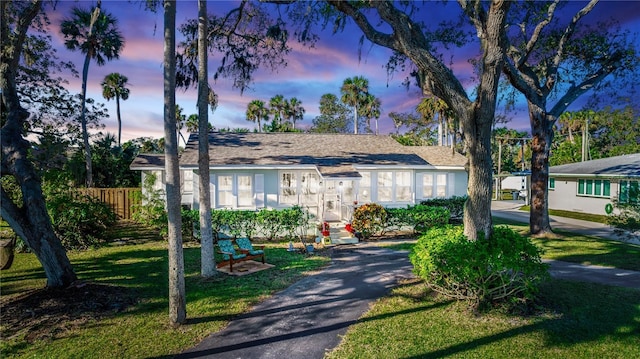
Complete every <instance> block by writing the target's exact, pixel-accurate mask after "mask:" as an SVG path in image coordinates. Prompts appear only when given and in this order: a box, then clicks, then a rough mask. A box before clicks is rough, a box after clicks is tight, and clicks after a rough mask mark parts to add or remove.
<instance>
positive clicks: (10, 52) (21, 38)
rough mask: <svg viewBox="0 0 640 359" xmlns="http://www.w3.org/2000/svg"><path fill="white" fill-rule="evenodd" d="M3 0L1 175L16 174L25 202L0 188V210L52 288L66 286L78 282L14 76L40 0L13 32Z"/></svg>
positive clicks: (0, 7)
mask: <svg viewBox="0 0 640 359" xmlns="http://www.w3.org/2000/svg"><path fill="white" fill-rule="evenodd" d="M10 5H11V4H10V3H9V2H7V1H0V38H2V57H0V59H1V61H0V85H1V89H2V90H1V94H0V96H1V97H2V111H3V112H4V113H5V114H6V118H5V121H4V123H3V125H2V129H1V130H0V138H1V139H2V141H1V143H2V159H1V160H0V175H1V176H2V177H4V176H13V177H14V178H15V179H16V180H17V182H18V185H19V186H20V191H21V193H22V203H21V204H20V205H16V204H15V203H14V202H13V200H12V199H11V198H10V197H9V194H8V193H7V192H6V191H5V188H4V187H0V203H1V206H0V213H1V214H2V218H3V219H4V220H6V221H7V222H8V223H9V225H10V226H11V228H12V229H13V231H14V232H15V233H16V234H17V235H18V236H20V237H21V238H22V239H23V240H24V241H25V242H26V244H27V245H28V246H29V247H30V248H31V250H32V251H33V253H35V255H36V257H37V258H38V260H39V261H40V263H41V264H42V267H43V269H44V272H45V275H46V277H47V286H48V287H66V286H69V285H70V284H71V283H73V282H74V281H75V280H76V274H75V273H74V271H73V268H72V267H71V262H69V258H68V257H67V254H66V252H65V250H64V248H63V247H62V244H61V243H60V240H59V239H58V238H57V237H56V235H55V233H54V231H53V226H52V225H51V219H50V217H49V214H48V212H47V207H46V205H45V201H44V196H43V195H42V187H41V180H40V177H39V176H38V174H37V172H36V170H35V168H34V166H33V164H32V163H31V161H30V160H29V158H28V152H29V149H30V147H31V145H30V143H29V142H28V141H27V140H26V139H25V138H24V137H23V130H24V128H25V123H26V121H28V118H29V113H28V112H27V111H26V110H25V109H23V108H22V106H21V105H20V99H19V97H18V92H17V86H16V77H17V72H18V67H19V63H20V58H21V56H22V52H23V49H24V43H25V39H26V37H27V32H28V30H29V27H30V25H31V23H32V21H33V19H34V18H35V17H36V16H37V14H38V13H39V12H40V11H41V9H42V2H41V1H34V2H32V3H31V4H30V5H29V6H27V7H26V8H25V9H24V11H23V12H21V13H20V14H18V19H19V21H18V22H17V24H16V27H15V28H14V29H13V35H14V36H9V25H8V24H9V18H10V15H9V8H8V7H9V6H10Z"/></svg>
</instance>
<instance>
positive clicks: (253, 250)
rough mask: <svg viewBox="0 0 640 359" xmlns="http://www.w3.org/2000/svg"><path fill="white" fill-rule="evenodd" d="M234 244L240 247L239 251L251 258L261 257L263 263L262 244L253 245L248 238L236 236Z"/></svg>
mask: <svg viewBox="0 0 640 359" xmlns="http://www.w3.org/2000/svg"><path fill="white" fill-rule="evenodd" d="M236 244H237V245H238V248H240V252H242V253H244V254H246V255H247V257H249V258H251V259H257V258H260V259H262V263H264V246H255V247H254V246H253V244H251V241H250V240H249V238H236Z"/></svg>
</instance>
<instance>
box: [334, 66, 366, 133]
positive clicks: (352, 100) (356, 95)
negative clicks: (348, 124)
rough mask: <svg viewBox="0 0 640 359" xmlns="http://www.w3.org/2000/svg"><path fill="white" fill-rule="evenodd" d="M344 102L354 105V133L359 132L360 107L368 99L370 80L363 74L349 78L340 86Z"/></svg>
mask: <svg viewBox="0 0 640 359" xmlns="http://www.w3.org/2000/svg"><path fill="white" fill-rule="evenodd" d="M340 92H341V93H342V98H341V100H342V102H344V103H345V104H347V105H349V106H351V107H353V133H354V134H356V135H357V134H358V107H359V106H360V105H361V104H362V103H364V102H365V101H366V95H367V93H368V92H369V80H367V79H366V78H364V77H363V76H355V77H353V78H347V79H345V80H344V82H343V83H342V87H341V88H340Z"/></svg>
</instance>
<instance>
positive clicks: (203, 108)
mask: <svg viewBox="0 0 640 359" xmlns="http://www.w3.org/2000/svg"><path fill="white" fill-rule="evenodd" d="M208 26H209V21H208V17H207V1H206V0H198V116H197V118H198V122H197V124H198V126H197V128H198V172H199V174H198V176H199V177H200V185H199V186H198V197H199V202H200V208H199V211H198V212H199V222H200V274H201V275H202V276H203V277H205V278H207V277H211V276H213V275H214V274H215V273H216V260H215V256H214V247H213V229H212V225H211V186H209V181H210V177H211V174H210V173H209V129H208V128H207V127H208V126H211V124H210V123H209V111H208V105H211V110H212V111H214V110H215V108H216V107H217V106H218V96H217V95H216V94H215V92H213V90H211V88H209V83H208V82H207V75H208V70H207V62H208V53H207V49H208V46H207V42H208V41H207V28H208ZM191 118H192V116H189V119H191ZM188 127H189V122H188V121H187V128H188Z"/></svg>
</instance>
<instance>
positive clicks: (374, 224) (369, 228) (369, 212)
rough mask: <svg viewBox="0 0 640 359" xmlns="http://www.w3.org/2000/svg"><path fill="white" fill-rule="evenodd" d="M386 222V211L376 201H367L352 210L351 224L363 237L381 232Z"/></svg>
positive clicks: (369, 236)
mask: <svg viewBox="0 0 640 359" xmlns="http://www.w3.org/2000/svg"><path fill="white" fill-rule="evenodd" d="M386 222H387V211H386V210H385V209H384V207H382V206H381V205H379V204H377V203H367V204H363V205H362V206H360V207H358V208H356V210H355V211H353V220H352V222H351V225H352V226H353V228H354V229H355V230H356V232H360V233H361V234H362V237H363V238H364V239H368V238H371V236H373V235H378V234H381V233H382V231H383V229H384V227H385V223H386Z"/></svg>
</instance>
